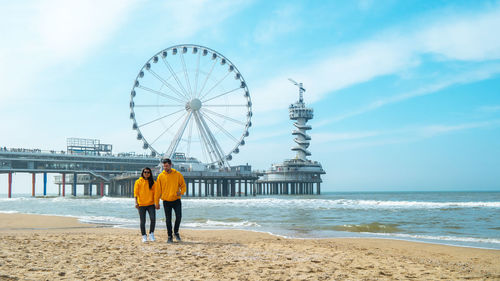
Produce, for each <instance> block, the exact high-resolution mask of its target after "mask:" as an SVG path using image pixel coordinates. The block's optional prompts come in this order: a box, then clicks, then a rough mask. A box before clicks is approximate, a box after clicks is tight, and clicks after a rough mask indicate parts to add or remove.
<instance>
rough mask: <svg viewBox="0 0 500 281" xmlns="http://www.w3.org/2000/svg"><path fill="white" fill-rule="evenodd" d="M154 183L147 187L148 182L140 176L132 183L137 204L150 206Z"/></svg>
mask: <svg viewBox="0 0 500 281" xmlns="http://www.w3.org/2000/svg"><path fill="white" fill-rule="evenodd" d="M155 187H156V183H155V184H153V186H152V187H151V189H149V182H148V181H147V180H145V179H144V178H143V177H140V178H139V179H138V180H136V181H135V184H134V197H137V203H138V204H139V206H151V205H153V204H154V195H155Z"/></svg>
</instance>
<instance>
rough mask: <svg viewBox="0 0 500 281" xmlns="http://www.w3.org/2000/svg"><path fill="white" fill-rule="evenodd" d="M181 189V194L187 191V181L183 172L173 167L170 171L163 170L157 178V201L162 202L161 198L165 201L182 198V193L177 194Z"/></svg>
mask: <svg viewBox="0 0 500 281" xmlns="http://www.w3.org/2000/svg"><path fill="white" fill-rule="evenodd" d="M179 191H180V192H181V195H184V193H186V183H185V182H184V177H183V176H182V174H181V173H179V172H177V170H175V169H172V171H171V172H170V173H167V172H166V171H163V172H161V174H159V175H158V178H157V179H156V189H155V203H156V204H157V205H158V204H160V198H161V200H163V201H175V200H177V199H181V196H180V195H179V196H177V192H179Z"/></svg>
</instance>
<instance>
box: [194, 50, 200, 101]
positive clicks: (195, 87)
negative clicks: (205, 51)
mask: <svg viewBox="0 0 500 281" xmlns="http://www.w3.org/2000/svg"><path fill="white" fill-rule="evenodd" d="M200 57H201V52H198V60H197V62H196V75H195V79H194V92H193V94H194V96H196V91H197V90H198V76H199V75H200Z"/></svg>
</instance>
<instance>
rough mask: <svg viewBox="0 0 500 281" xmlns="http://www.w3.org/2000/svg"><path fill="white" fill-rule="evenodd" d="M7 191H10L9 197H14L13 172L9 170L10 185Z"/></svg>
mask: <svg viewBox="0 0 500 281" xmlns="http://www.w3.org/2000/svg"><path fill="white" fill-rule="evenodd" d="M7 188H8V189H7V193H8V197H9V198H11V197H12V173H11V172H9V186H8V187H7Z"/></svg>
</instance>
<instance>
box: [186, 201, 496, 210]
mask: <svg viewBox="0 0 500 281" xmlns="http://www.w3.org/2000/svg"><path fill="white" fill-rule="evenodd" d="M183 202H185V207H186V208H200V207H269V206H271V207H273V208H301V209H446V208H450V209H452V208H500V202H480V201H478V202H427V201H382V200H351V199H336V200H328V199H278V198H249V199H185V200H184V199H183Z"/></svg>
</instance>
